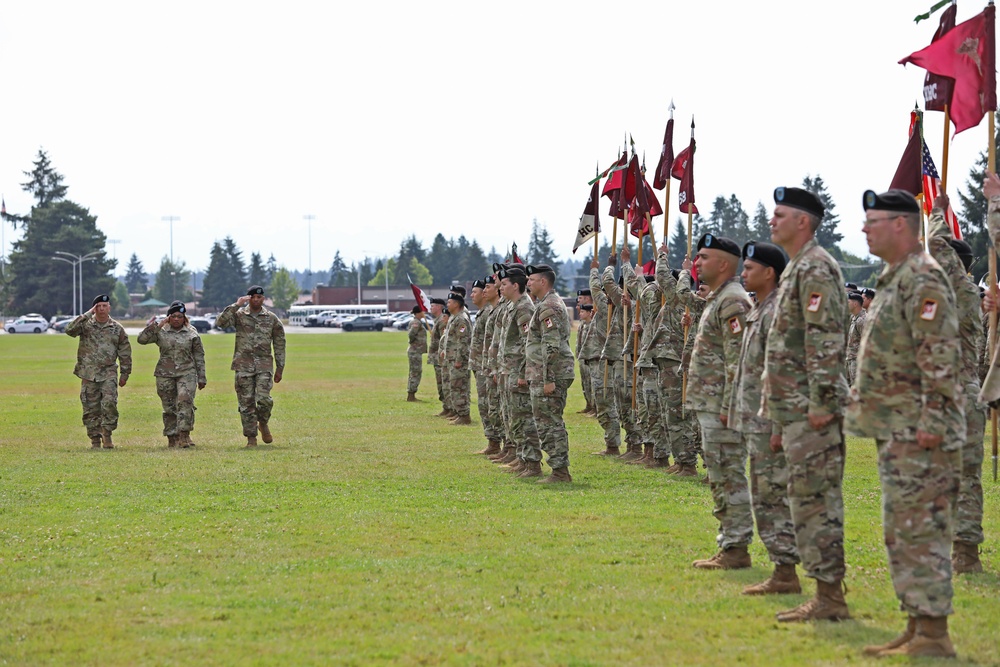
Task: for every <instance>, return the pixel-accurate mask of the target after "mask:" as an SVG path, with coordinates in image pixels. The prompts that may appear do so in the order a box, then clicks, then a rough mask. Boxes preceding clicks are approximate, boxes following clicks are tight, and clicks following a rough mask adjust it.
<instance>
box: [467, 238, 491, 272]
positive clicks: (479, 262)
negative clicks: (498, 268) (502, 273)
mask: <svg viewBox="0 0 1000 667" xmlns="http://www.w3.org/2000/svg"><path fill="white" fill-rule="evenodd" d="M462 242H465V248H464V249H462V252H461V257H460V259H459V262H458V275H460V276H461V277H462V279H463V280H479V279H480V278H483V277H484V276H485V275H486V274H487V273H489V272H491V271H492V270H493V269H492V265H491V263H490V262H487V261H486V254H485V253H483V249H482V248H480V247H479V242H478V241H473V242H472V243H469V242H467V241H465V237H464V236H462V237H460V238H459V247H460V248H461V247H462Z"/></svg>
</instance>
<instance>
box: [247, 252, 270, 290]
mask: <svg viewBox="0 0 1000 667" xmlns="http://www.w3.org/2000/svg"><path fill="white" fill-rule="evenodd" d="M248 273H249V275H248V277H247V281H248V282H249V283H250V285H260V286H261V287H263V288H264V291H265V292H266V291H267V288H268V285H269V284H270V282H271V281H270V280H268V279H267V268H266V267H265V266H264V260H263V259H261V256H260V253H258V252H255V253H253V254H251V255H250V268H249V271H248Z"/></svg>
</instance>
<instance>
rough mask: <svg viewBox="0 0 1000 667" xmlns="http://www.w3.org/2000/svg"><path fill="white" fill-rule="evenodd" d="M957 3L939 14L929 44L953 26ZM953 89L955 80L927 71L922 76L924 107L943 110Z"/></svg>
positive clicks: (928, 109) (949, 101)
mask: <svg viewBox="0 0 1000 667" xmlns="http://www.w3.org/2000/svg"><path fill="white" fill-rule="evenodd" d="M957 13H958V5H957V4H954V3H953V4H950V5H948V8H947V9H946V10H944V12H942V14H941V22H940V23H938V29H937V30H936V31H935V32H934V37H933V38H932V39H931V44H933V43H934V42H936V41H938V40H939V39H941V37H943V36H944V34H945V33H947V32H948V31H949V30H951V29H952V28H954V27H955V15H956V14H957ZM954 89H955V80H954V79H952V78H950V77H947V76H938V75H937V74H932V73H931V72H928V73H927V76H925V77H924V108H925V109H926V110H927V111H944V107H945V105H948V104H951V93H952V91H953V90H954Z"/></svg>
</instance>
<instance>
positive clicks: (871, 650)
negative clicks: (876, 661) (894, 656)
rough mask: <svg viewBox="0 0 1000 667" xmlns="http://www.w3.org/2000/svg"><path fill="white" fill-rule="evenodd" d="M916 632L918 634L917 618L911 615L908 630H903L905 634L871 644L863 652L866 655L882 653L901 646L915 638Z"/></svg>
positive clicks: (907, 624)
mask: <svg viewBox="0 0 1000 667" xmlns="http://www.w3.org/2000/svg"><path fill="white" fill-rule="evenodd" d="M915 634H917V618H916V617H915V616H910V618H909V620H908V621H907V622H906V630H903V634H901V635H899V636H898V637H896V638H895V639H893V640H892V641H890V642H887V643H885V644H871V645H869V646H866V647H864V649H862V651H861V652H862V653H864V654H865V655H874V656H878V655H882V652H883V651H891V650H893V649H896V648H899V647H900V646H902V645H903V644H906V643H907V642H909V641H910V640H911V639H913V635H915Z"/></svg>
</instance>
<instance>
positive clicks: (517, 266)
mask: <svg viewBox="0 0 1000 667" xmlns="http://www.w3.org/2000/svg"><path fill="white" fill-rule="evenodd" d="M504 266H506V267H507V268H508V269H519V270H521V271H524V264H521V263H520V262H508V263H506V264H504ZM524 275H528V274H524Z"/></svg>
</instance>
